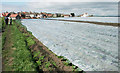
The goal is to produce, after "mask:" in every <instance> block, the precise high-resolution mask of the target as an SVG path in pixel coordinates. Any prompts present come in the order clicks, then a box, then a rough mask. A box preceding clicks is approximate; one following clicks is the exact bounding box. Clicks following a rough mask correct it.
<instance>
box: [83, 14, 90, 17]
mask: <svg viewBox="0 0 120 73" xmlns="http://www.w3.org/2000/svg"><path fill="white" fill-rule="evenodd" d="M81 17H89V15H88V13H84V14H82V15H81Z"/></svg>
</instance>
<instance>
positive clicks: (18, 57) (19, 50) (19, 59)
mask: <svg viewBox="0 0 120 73" xmlns="http://www.w3.org/2000/svg"><path fill="white" fill-rule="evenodd" d="M9 28H11V33H9V34H11V36H10V38H11V40H10V41H12V42H13V43H12V46H11V47H10V48H15V49H14V50H12V52H11V53H10V50H11V49H9V50H3V56H6V57H7V58H9V59H12V65H9V60H7V59H6V61H5V64H6V69H5V70H10V71H36V64H35V63H34V61H33V59H32V55H31V53H30V51H29V50H28V49H27V45H26V42H25V37H24V35H23V34H22V33H21V32H20V31H19V29H18V28H17V27H16V24H15V23H13V25H12V26H11V27H9ZM7 29H8V28H7ZM7 29H6V31H5V32H4V33H3V42H4V41H5V37H6V32H8V31H9V30H7ZM28 42H29V45H31V44H33V42H32V43H30V42H31V39H30V40H29V39H28ZM3 45H4V43H3ZM9 54H10V55H9ZM7 65H8V66H7Z"/></svg>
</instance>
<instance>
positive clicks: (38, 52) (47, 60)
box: [2, 20, 83, 72]
mask: <svg viewBox="0 0 120 73" xmlns="http://www.w3.org/2000/svg"><path fill="white" fill-rule="evenodd" d="M3 22H4V21H3ZM3 30H4V31H3V33H2V45H3V46H2V59H3V61H2V66H3V71H34V72H41V71H55V72H57V71H63V72H65V71H74V72H78V71H81V72H83V71H82V70H81V69H80V68H78V67H77V66H75V65H73V64H72V63H71V62H70V61H69V60H68V59H66V58H65V57H63V56H57V55H56V54H54V53H53V52H51V51H50V50H49V49H48V48H47V47H46V46H44V45H43V44H42V43H41V42H40V41H39V40H38V39H36V38H35V37H34V36H33V35H32V33H31V32H30V31H27V28H26V27H25V26H23V25H22V24H21V21H18V20H15V21H13V24H12V25H8V26H7V25H5V27H3Z"/></svg>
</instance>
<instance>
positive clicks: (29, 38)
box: [26, 37, 35, 47]
mask: <svg viewBox="0 0 120 73" xmlns="http://www.w3.org/2000/svg"><path fill="white" fill-rule="evenodd" d="M26 41H27V45H28V47H30V46H31V45H33V44H35V41H34V40H33V39H32V38H31V37H28V38H27V39H26Z"/></svg>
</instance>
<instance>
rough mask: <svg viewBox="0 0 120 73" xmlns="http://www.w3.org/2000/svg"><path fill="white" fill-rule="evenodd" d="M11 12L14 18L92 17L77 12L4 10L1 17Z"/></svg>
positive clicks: (0, 14)
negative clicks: (76, 14) (76, 13)
mask: <svg viewBox="0 0 120 73" xmlns="http://www.w3.org/2000/svg"><path fill="white" fill-rule="evenodd" d="M8 14H10V17H11V18H12V19H13V20H14V19H41V18H57V17H92V16H93V15H89V14H88V13H84V14H81V15H78V16H75V13H70V14H61V13H54V14H53V13H46V12H40V13H38V12H22V11H21V12H17V13H15V12H3V13H0V17H6V16H7V15H8Z"/></svg>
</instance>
